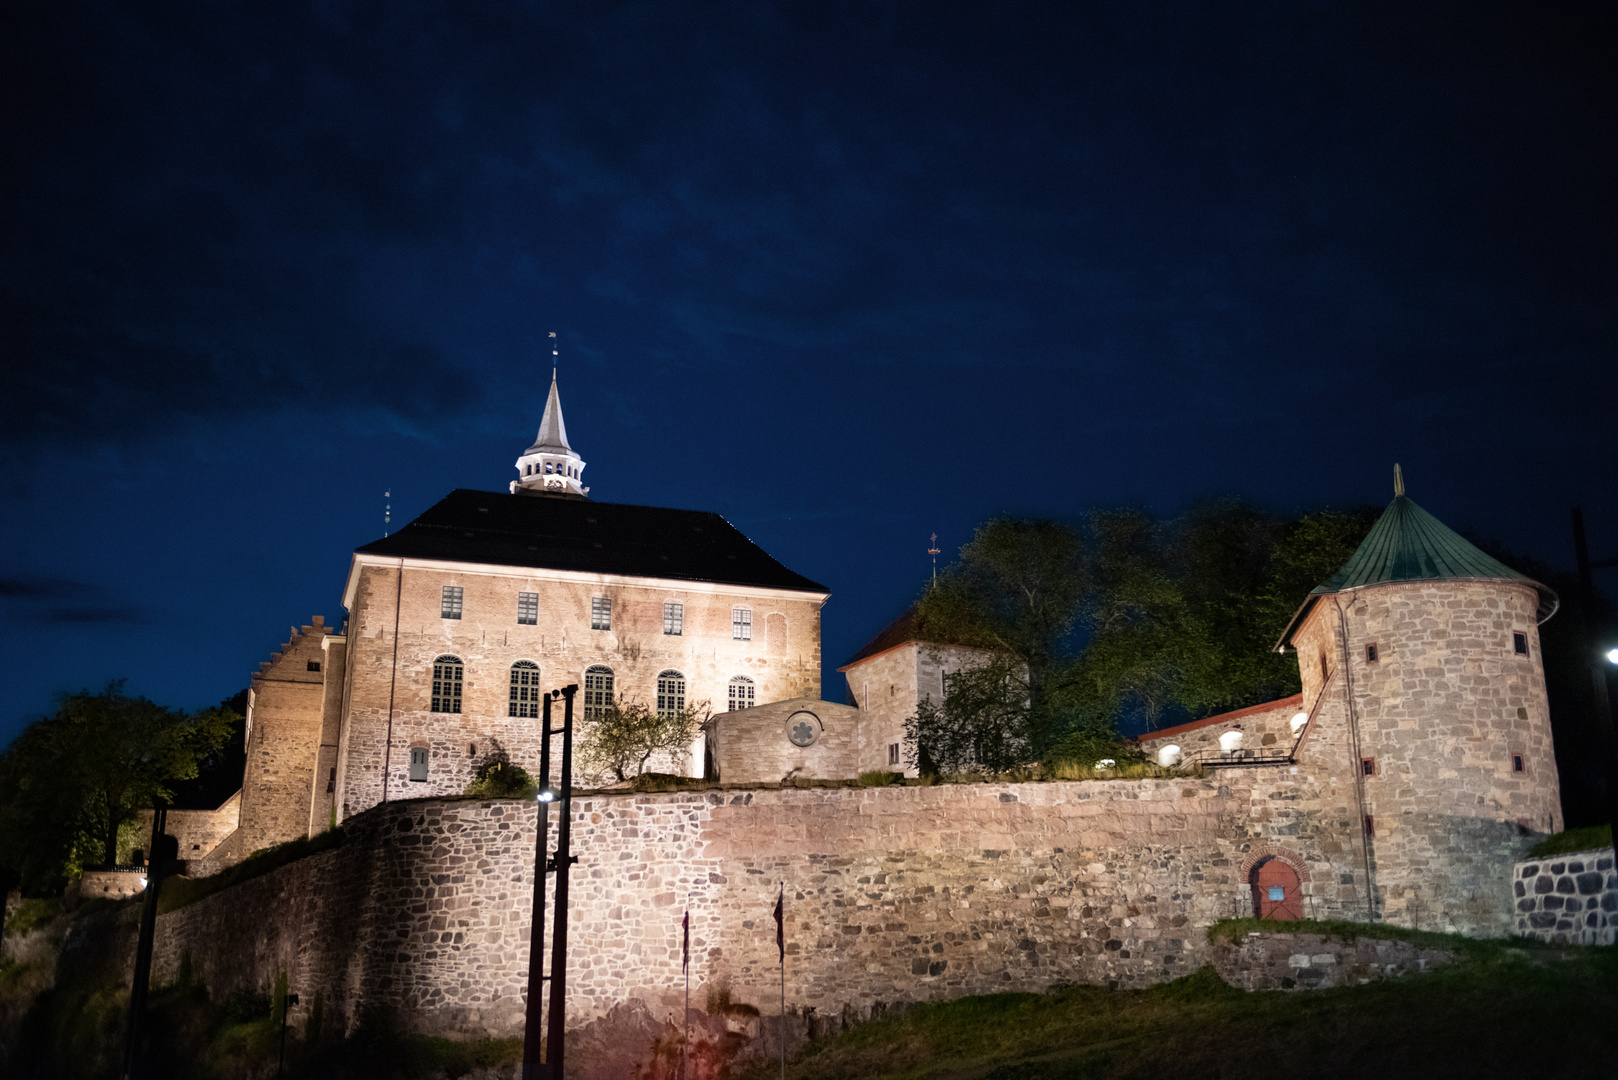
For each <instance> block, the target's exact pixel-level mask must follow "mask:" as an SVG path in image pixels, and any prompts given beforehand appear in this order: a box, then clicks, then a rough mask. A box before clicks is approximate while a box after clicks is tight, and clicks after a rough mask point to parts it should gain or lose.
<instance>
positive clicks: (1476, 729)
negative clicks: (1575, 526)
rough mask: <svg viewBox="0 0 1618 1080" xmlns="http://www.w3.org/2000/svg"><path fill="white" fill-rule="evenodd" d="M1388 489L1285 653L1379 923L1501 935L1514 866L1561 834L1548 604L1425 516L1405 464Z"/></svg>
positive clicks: (1507, 921)
mask: <svg viewBox="0 0 1618 1080" xmlns="http://www.w3.org/2000/svg"><path fill="white" fill-rule="evenodd" d="M1394 490H1395V495H1394V499H1393V502H1391V503H1390V504H1389V505H1388V508H1387V510H1385V511H1384V512H1383V514H1382V516H1381V518H1380V519H1378V521H1377V523H1376V524H1375V526H1373V527H1372V529H1371V531H1370V533H1369V534H1367V535H1366V538H1365V540H1364V542H1362V543H1361V544H1360V546H1359V548H1358V550H1356V551H1355V553H1354V556H1353V557H1352V558H1351V559H1350V560H1349V561H1348V563H1347V564H1345V565H1344V566H1343V568H1342V569H1341V570H1339V571H1338V572H1337V573H1336V574H1335V575H1333V576H1332V578H1331V579H1330V580H1328V581H1327V582H1325V583H1324V584H1322V585H1321V586H1320V587H1319V588H1317V589H1315V590H1314V592H1313V593H1311V594H1310V596H1309V599H1308V601H1306V602H1305V604H1304V606H1303V607H1302V608H1301V609H1300V610H1299V612H1298V614H1297V616H1295V617H1294V619H1293V623H1292V625H1291V626H1290V627H1289V628H1288V631H1287V634H1286V635H1285V636H1283V638H1282V642H1281V647H1282V648H1283V649H1284V648H1286V647H1287V646H1289V645H1290V646H1293V647H1295V648H1296V649H1297V650H1298V664H1299V669H1300V671H1301V673H1302V675H1303V680H1304V695H1305V699H1306V700H1314V699H1315V697H1316V696H1317V695H1319V694H1320V693H1322V692H1324V693H1325V694H1326V698H1325V701H1326V702H1329V703H1330V704H1331V706H1332V707H1331V708H1330V709H1329V710H1327V711H1326V712H1325V713H1323V723H1322V731H1321V735H1322V736H1323V739H1322V745H1321V746H1320V751H1321V752H1322V754H1323V755H1324V757H1325V759H1326V760H1325V761H1324V762H1323V763H1324V764H1327V765H1328V767H1330V768H1331V769H1332V770H1333V772H1334V773H1336V772H1338V771H1339V770H1342V771H1346V772H1347V774H1348V775H1347V776H1346V777H1344V778H1343V779H1344V780H1345V781H1346V785H1347V788H1346V790H1345V795H1347V796H1349V798H1348V799H1347V801H1348V803H1349V805H1350V806H1351V808H1352V810H1353V812H1354V814H1355V816H1357V817H1359V818H1360V819H1361V820H1360V821H1359V822H1358V823H1357V824H1358V825H1359V826H1360V828H1359V829H1357V830H1352V831H1354V832H1359V833H1360V834H1361V835H1359V836H1358V837H1356V838H1355V845H1356V846H1357V847H1358V852H1357V857H1356V858H1355V860H1354V861H1355V863H1356V864H1357V868H1363V871H1364V873H1365V875H1366V876H1367V877H1369V879H1370V880H1371V883H1372V888H1373V892H1372V898H1373V904H1372V905H1371V908H1370V911H1369V914H1370V915H1371V917H1372V918H1375V919H1379V920H1386V921H1389V922H1394V923H1398V924H1402V925H1406V926H1413V927H1419V928H1421V929H1437V930H1455V931H1460V932H1463V933H1499V934H1504V933H1508V932H1509V931H1510V929H1511V927H1512V926H1513V925H1514V923H1513V922H1512V910H1513V904H1514V898H1513V897H1512V896H1511V894H1510V888H1511V883H1510V870H1511V864H1512V862H1514V861H1515V860H1516V859H1517V858H1519V857H1520V856H1521V855H1522V853H1523V852H1524V851H1525V850H1526V848H1527V847H1529V846H1530V845H1531V844H1532V843H1533V840H1534V838H1537V837H1539V836H1543V835H1544V834H1546V833H1552V832H1559V831H1560V830H1561V828H1562V810H1561V798H1560V790H1559V784H1558V780H1557V773H1556V759H1555V754H1554V750H1553V746H1552V740H1551V725H1550V711H1549V706H1548V703H1547V700H1546V696H1545V674H1544V667H1543V664H1542V660H1541V656H1540V647H1539V629H1538V628H1539V624H1540V623H1542V622H1544V621H1545V620H1546V619H1548V618H1550V616H1551V615H1552V614H1553V613H1554V612H1555V611H1556V607H1557V598H1556V594H1555V593H1553V592H1552V591H1551V590H1550V589H1548V588H1547V587H1545V586H1544V585H1541V584H1540V583H1538V582H1536V581H1533V580H1532V579H1530V578H1527V577H1525V576H1523V575H1522V574H1519V573H1517V572H1516V571H1515V570H1512V569H1511V568H1510V567H1508V566H1505V565H1504V564H1502V563H1500V562H1499V561H1497V560H1495V559H1493V558H1490V557H1489V556H1488V555H1486V554H1484V553H1483V552H1482V551H1479V550H1478V549H1477V548H1476V547H1474V546H1473V545H1472V544H1470V543H1468V542H1467V541H1466V540H1465V539H1463V538H1462V537H1461V536H1460V535H1458V534H1457V533H1455V532H1454V531H1453V530H1451V529H1449V528H1448V527H1447V526H1445V525H1444V524H1443V523H1442V522H1440V521H1439V520H1438V519H1437V518H1435V517H1433V516H1432V515H1431V514H1429V513H1427V512H1426V511H1425V510H1423V509H1422V508H1421V507H1419V506H1417V505H1416V504H1415V503H1414V502H1413V501H1411V499H1410V498H1409V497H1407V496H1406V495H1405V494H1404V486H1403V480H1402V477H1401V476H1400V475H1399V473H1398V467H1397V466H1395V488H1394ZM1332 758H1341V759H1342V760H1341V761H1332V760H1330V759H1332Z"/></svg>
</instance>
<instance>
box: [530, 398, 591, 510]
mask: <svg viewBox="0 0 1618 1080" xmlns="http://www.w3.org/2000/svg"><path fill="white" fill-rule="evenodd" d="M583 476H584V459H583V458H581V457H579V455H578V452H577V451H576V450H574V449H573V447H571V446H569V445H568V441H567V425H566V424H565V423H563V422H562V396H561V394H559V393H558V392H557V390H556V369H555V368H552V369H551V392H550V394H549V396H547V397H546V398H545V415H544V417H543V418H542V419H541V420H540V422H539V434H538V435H536V436H534V445H532V446H530V447H529V448H528V449H527V450H524V451H523V455H522V457H520V458H518V459H517V479H516V480H513V481H512V483H511V493H512V494H513V495H518V494H522V495H559V496H562V497H564V498H575V499H582V498H584V497H585V496H586V495H588V494H589V493H590V489H589V488H587V487H585V486H584V482H583V479H582V477H583Z"/></svg>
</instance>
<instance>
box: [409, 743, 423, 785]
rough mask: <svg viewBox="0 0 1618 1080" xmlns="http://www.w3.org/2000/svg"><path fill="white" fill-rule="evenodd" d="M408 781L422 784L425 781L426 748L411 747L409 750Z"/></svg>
mask: <svg viewBox="0 0 1618 1080" xmlns="http://www.w3.org/2000/svg"><path fill="white" fill-rule="evenodd" d="M410 779H412V780H414V781H416V782H418V783H424V782H425V781H426V780H427V748H426V747H425V746H413V747H411V748H410Z"/></svg>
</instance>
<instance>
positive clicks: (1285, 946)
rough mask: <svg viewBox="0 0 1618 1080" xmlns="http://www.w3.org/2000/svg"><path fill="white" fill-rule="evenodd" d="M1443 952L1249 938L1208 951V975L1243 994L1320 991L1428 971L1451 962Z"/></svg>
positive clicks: (1320, 939)
mask: <svg viewBox="0 0 1618 1080" xmlns="http://www.w3.org/2000/svg"><path fill="white" fill-rule="evenodd" d="M1454 960H1455V957H1454V956H1453V955H1452V954H1450V953H1448V952H1445V951H1444V950H1443V949H1431V948H1423V947H1422V946H1419V945H1413V944H1411V943H1410V942H1408V941H1392V940H1386V939H1382V938H1369V937H1359V938H1354V939H1353V940H1343V939H1341V938H1332V937H1326V936H1324V935H1321V934H1287V933H1262V934H1260V933H1254V934H1247V935H1245V936H1244V937H1243V938H1242V940H1241V941H1240V942H1239V943H1237V944H1234V945H1233V944H1230V943H1229V942H1221V943H1220V944H1219V945H1217V946H1215V947H1214V959H1213V965H1214V970H1216V971H1218V972H1219V977H1220V978H1222V979H1224V980H1225V981H1226V982H1227V983H1229V984H1230V985H1232V986H1237V987H1240V988H1241V989H1243V990H1325V989H1329V988H1331V987H1333V986H1356V985H1359V984H1362V983H1368V982H1374V981H1375V980H1378V979H1392V978H1397V977H1399V976H1401V975H1410V974H1414V973H1417V972H1423V971H1432V970H1434V969H1435V968H1440V967H1443V966H1444V965H1446V964H1450V963H1453V962H1454Z"/></svg>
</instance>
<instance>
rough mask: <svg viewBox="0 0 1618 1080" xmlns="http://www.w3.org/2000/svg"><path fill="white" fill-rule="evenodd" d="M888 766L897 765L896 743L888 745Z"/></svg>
mask: <svg viewBox="0 0 1618 1080" xmlns="http://www.w3.org/2000/svg"><path fill="white" fill-rule="evenodd" d="M888 764H889V765H897V764H899V744H898V743H896V742H890V743H889V744H888Z"/></svg>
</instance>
